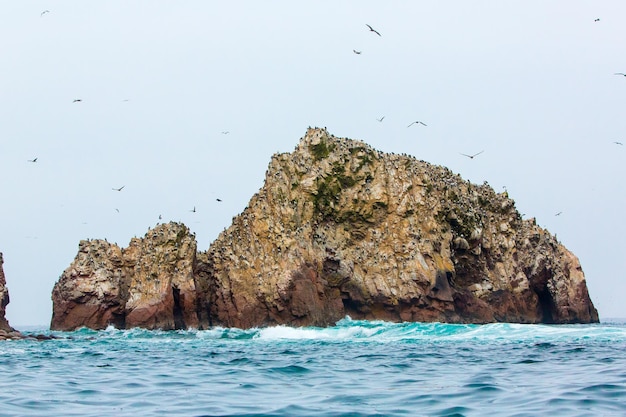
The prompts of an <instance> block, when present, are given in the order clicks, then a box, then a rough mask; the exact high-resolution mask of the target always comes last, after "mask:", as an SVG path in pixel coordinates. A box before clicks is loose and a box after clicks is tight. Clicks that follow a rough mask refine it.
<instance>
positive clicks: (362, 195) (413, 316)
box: [53, 129, 598, 329]
mask: <svg viewBox="0 0 626 417" xmlns="http://www.w3.org/2000/svg"><path fill="white" fill-rule="evenodd" d="M172 227H174V226H172V224H170V225H164V226H160V228H157V229H155V231H156V230H162V231H163V232H164V233H166V234H167V233H173V231H169V228H172ZM176 227H178V228H183V227H184V226H181V225H176ZM176 227H175V228H176ZM185 230H186V229H185ZM185 233H187V234H188V232H185ZM97 242H99V243H97V245H96V241H94V242H88V243H85V242H81V248H82V249H81V251H80V252H79V256H77V259H76V260H75V262H74V263H73V264H72V266H71V267H70V268H68V270H66V271H65V273H64V275H63V276H62V277H61V280H60V281H59V283H57V286H55V290H54V294H53V300H54V305H55V307H54V312H55V313H54V314H55V315H54V317H53V328H63V329H67V328H75V327H78V326H80V325H87V326H89V327H95V328H102V327H103V323H105V322H106V323H112V324H115V325H117V326H120V327H131V326H142V327H147V328H156V327H163V328H175V327H180V326H177V325H176V324H174V325H172V320H174V318H173V315H172V314H171V311H172V310H177V309H178V316H184V320H183V321H184V325H185V326H193V327H201V328H204V327H208V326H213V325H224V326H233V327H241V328H248V327H253V326H265V325H273V324H289V325H298V326H299V325H319V326H324V325H330V324H333V323H335V322H336V321H337V320H338V319H340V318H342V317H344V316H345V315H350V316H351V317H352V318H355V319H383V320H391V321H442V322H458V323H466V322H476V323H485V322H493V321H507V322H521V323H540V322H542V323H578V322H582V323H586V322H597V321H598V314H597V311H596V310H595V308H594V307H593V303H592V302H591V300H590V298H589V294H588V292H587V287H586V282H585V277H584V274H583V272H582V269H581V267H580V263H579V261H578V259H577V258H576V257H575V256H574V255H573V254H572V253H571V252H569V251H568V250H567V249H566V248H565V247H563V246H562V245H561V244H560V243H559V242H558V241H557V240H556V239H555V238H554V237H553V236H551V235H550V234H549V233H548V232H547V231H545V230H544V229H542V228H541V227H539V226H537V224H536V223H535V221H534V219H529V220H523V219H522V218H521V216H520V214H519V213H518V211H517V210H516V209H515V205H514V202H513V201H512V200H511V199H509V198H508V196H507V195H506V193H496V192H495V191H494V190H493V189H492V188H491V187H489V186H488V185H487V184H483V185H475V184H471V183H469V182H467V181H464V180H463V179H462V178H461V177H460V176H458V175H455V174H453V173H452V172H451V171H449V170H448V169H446V168H443V167H439V166H434V165H431V164H428V163H426V162H423V161H419V160H417V159H415V158H413V157H410V156H401V155H395V154H384V153H382V152H379V151H376V150H374V149H372V148H371V147H369V146H368V145H366V144H364V143H363V142H360V141H355V140H350V139H343V138H336V137H334V136H332V135H329V134H328V133H327V132H326V131H325V130H324V129H309V130H308V131H307V134H306V135H305V137H304V138H302V140H301V141H300V143H299V144H298V146H297V147H296V149H295V150H294V152H292V153H283V154H277V155H274V156H273V157H272V160H271V162H270V164H269V168H268V170H267V172H266V178H265V184H264V186H263V188H262V189H261V190H260V191H259V192H258V193H257V194H255V195H254V196H253V197H252V199H251V200H250V202H249V204H248V207H246V208H245V210H244V211H243V212H242V213H241V214H240V215H238V216H236V217H235V218H234V220H233V224H232V225H231V226H230V227H229V228H228V229H226V230H225V231H224V232H223V233H221V234H220V236H219V237H218V238H217V239H216V241H215V242H214V243H213V244H211V246H210V248H209V249H208V251H207V252H200V253H198V254H197V256H196V254H195V241H194V242H192V241H191V240H189V241H186V242H187V243H186V244H185V245H179V246H178V247H177V249H176V250H174V249H173V248H172V244H171V240H169V241H168V240H165V241H160V240H158V239H157V237H156V236H155V235H154V233H153V234H152V235H150V233H149V236H146V237H145V238H144V239H143V240H137V241H136V242H134V243H133V242H131V245H130V247H129V249H126V250H124V251H122V253H121V254H118V252H119V249H117V251H116V250H113V249H110V248H109V247H107V246H106V245H104V244H103V243H102V242H100V241H97ZM155 242H158V243H155ZM166 242H170V243H169V244H167V243H166ZM85 245H87V247H86V248H84V246H85ZM135 246H137V248H135ZM183 247H185V248H186V249H182V248H183ZM133 248H135V249H133ZM164 248H170V250H169V251H168V250H164ZM192 248H193V251H194V252H193V253H192ZM85 250H86V251H87V252H85ZM83 252H84V255H83V256H82V257H81V253H83ZM131 252H132V253H133V255H132V256H131V254H130V253H131ZM166 254H167V255H166ZM86 259H94V260H95V259H98V260H99V262H100V263H102V264H103V265H104V266H103V267H101V268H100V269H98V268H95V267H92V266H88V265H86V264H85V260H86ZM118 263H119V264H120V265H121V266H115V265H117V264H118ZM174 265H176V267H174ZM116 268H118V269H116ZM73 271H75V272H73ZM98 271H100V272H98ZM84 279H86V282H88V283H89V285H87V287H88V290H87V291H86V290H85V289H81V290H77V288H80V287H81V284H80V282H81V280H84ZM173 288H178V290H179V291H180V293H179V294H178V295H176V291H174V290H173ZM181 297H182V298H181ZM176 300H177V301H176ZM181 300H182V301H181ZM74 310H76V311H77V313H74ZM67 317H72V319H71V320H69V321H68V320H67ZM119 317H124V318H125V321H123V320H120V319H119ZM166 317H167V318H166ZM92 318H94V319H95V321H96V322H98V323H99V324H97V325H94V324H92V323H93V321H94V320H92ZM129 318H132V320H131V321H129ZM68 323H69V325H68ZM181 323H182V322H181Z"/></svg>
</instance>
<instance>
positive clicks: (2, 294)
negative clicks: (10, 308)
mask: <svg viewBox="0 0 626 417" xmlns="http://www.w3.org/2000/svg"><path fill="white" fill-rule="evenodd" d="M3 264H4V258H3V257H2V252H0V340H5V339H19V338H22V334H21V333H20V332H18V331H17V330H15V329H14V328H12V327H11V326H10V325H9V322H8V321H7V319H6V318H5V312H6V307H7V304H9V289H8V288H7V287H6V285H7V282H6V278H5V277H4V269H3V268H2V265H3Z"/></svg>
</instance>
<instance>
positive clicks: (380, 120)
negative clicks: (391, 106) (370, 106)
mask: <svg viewBox="0 0 626 417" xmlns="http://www.w3.org/2000/svg"><path fill="white" fill-rule="evenodd" d="M384 118H385V116H383V117H381V118H380V119H376V120H378V121H379V122H382V121H383V119H384Z"/></svg>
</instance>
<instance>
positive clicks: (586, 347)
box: [0, 318, 626, 417]
mask: <svg viewBox="0 0 626 417" xmlns="http://www.w3.org/2000/svg"><path fill="white" fill-rule="evenodd" d="M43 332H45V333H46V334H49V335H54V336H57V337H58V338H57V339H53V340H43V341H34V340H19V341H4V342H0V415H1V416H94V417H95V416H134V417H137V416H164V415H168V416H539V415H549V416H551V417H554V416H594V417H597V416H626V324H625V323H624V322H618V321H614V322H608V323H603V324H596V325H519V324H488V325H452V324H440V323H400V324H398V323H387V322H380V321H377V322H367V321H353V320H350V319H349V318H346V319H344V320H342V321H340V322H339V323H337V325H336V326H334V327H330V328H314V327H307V328H290V327H271V328H263V329H252V330H239V329H225V328H215V329H212V330H206V331H194V330H190V331H170V332H162V331H146V330H139V329H133V330H116V329H113V328H110V329H107V330H104V331H92V330H86V329H83V330H79V331H76V332H69V333H64V332H49V331H43ZM25 333H27V334H41V333H42V330H40V329H31V330H29V331H26V332H25Z"/></svg>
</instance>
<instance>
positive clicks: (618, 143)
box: [33, 141, 624, 162]
mask: <svg viewBox="0 0 626 417" xmlns="http://www.w3.org/2000/svg"><path fill="white" fill-rule="evenodd" d="M613 143H614V144H616V145H622V146H624V144H623V143H622V142H617V141H615V142H613ZM35 159H37V158H35ZM33 162H35V161H33Z"/></svg>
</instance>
